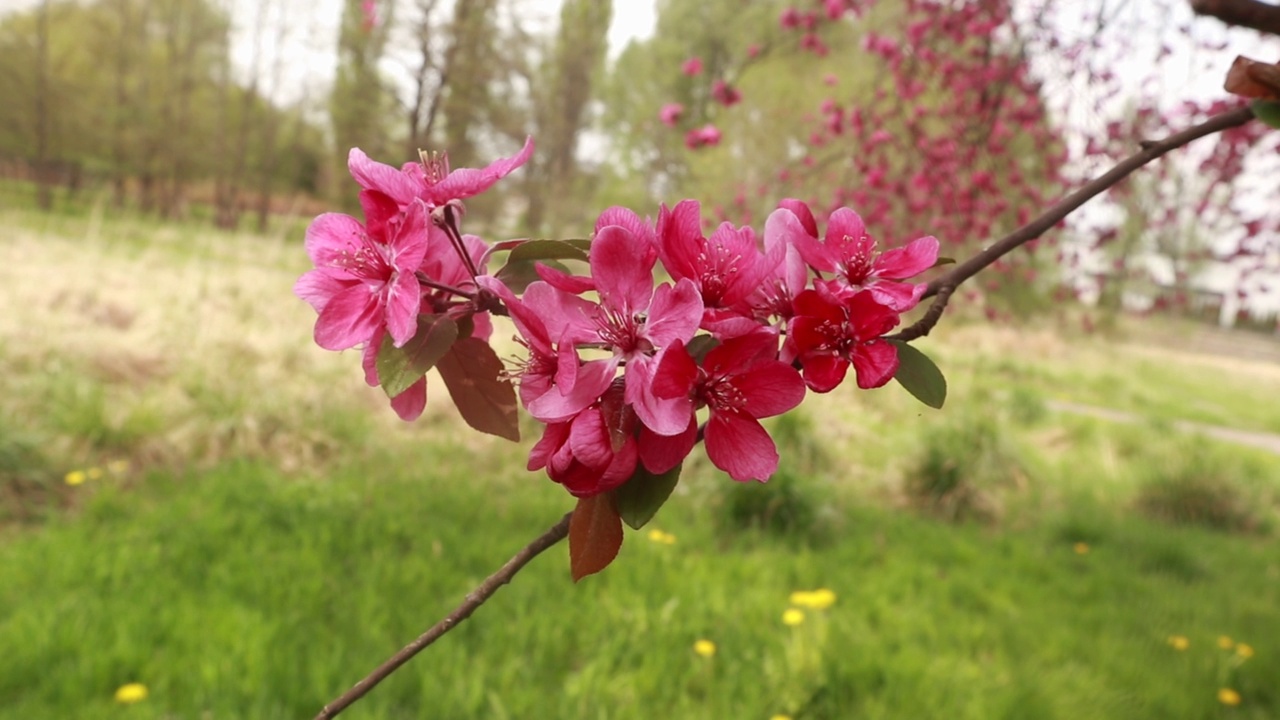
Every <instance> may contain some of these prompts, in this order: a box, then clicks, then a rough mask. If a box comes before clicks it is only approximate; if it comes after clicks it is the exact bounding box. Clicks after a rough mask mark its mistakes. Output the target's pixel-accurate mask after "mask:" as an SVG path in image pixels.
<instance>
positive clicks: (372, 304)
mask: <svg viewBox="0 0 1280 720" xmlns="http://www.w3.org/2000/svg"><path fill="white" fill-rule="evenodd" d="M376 227H377V229H378V230H380V231H381V233H380V234H377V235H375V234H371V233H370V232H369V231H368V230H367V228H366V227H365V226H364V225H361V224H360V222H359V221H358V220H356V219H355V218H353V217H351V216H349V215H342V214H338V213H325V214H323V215H321V216H319V217H317V218H316V219H315V220H314V221H312V223H311V225H310V226H309V227H308V228H307V239H306V247H307V254H308V255H310V256H311V261H312V262H314V263H315V266H316V267H315V269H314V270H310V271H308V272H307V273H306V274H304V275H303V276H302V277H301V278H299V279H298V282H297V283H296V284H295V285H294V288H293V291H294V294H296V295H297V296H298V297H300V298H302V299H303V300H306V301H307V302H308V303H310V304H311V306H312V307H313V308H315V309H316V311H317V312H318V313H319V317H318V318H317V319H316V328H315V341H316V344H317V345H319V346H320V347H322V348H324V349H326V350H345V349H347V348H351V347H355V346H356V345H359V344H360V343H362V342H369V341H370V339H371V338H373V337H374V336H375V335H377V334H378V333H380V332H381V331H382V330H384V329H385V330H386V331H387V332H389V333H390V334H391V339H392V342H394V343H395V345H396V347H400V346H402V345H404V344H405V343H406V342H408V341H409V339H410V338H412V337H413V335H414V333H415V332H416V331H417V317H418V310H419V307H420V306H421V297H422V294H421V288H420V286H419V283H418V279H417V277H415V275H414V273H415V271H416V270H417V269H418V265H419V264H420V263H421V262H422V259H423V257H424V256H425V255H426V251H427V232H426V209H425V208H424V207H423V205H422V203H419V202H413V203H411V204H410V205H409V209H408V214H407V215H406V216H405V218H404V219H403V221H400V222H396V223H387V222H385V221H382V222H380V223H379V224H378V225H376Z"/></svg>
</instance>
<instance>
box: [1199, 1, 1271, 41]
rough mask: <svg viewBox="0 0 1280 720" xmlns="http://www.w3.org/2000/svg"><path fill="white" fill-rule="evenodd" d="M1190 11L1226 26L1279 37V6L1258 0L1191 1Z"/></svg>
mask: <svg viewBox="0 0 1280 720" xmlns="http://www.w3.org/2000/svg"><path fill="white" fill-rule="evenodd" d="M1191 11H1192V12H1194V13H1195V14H1197V15H1208V16H1210V17H1215V18H1218V19H1219V20H1221V21H1222V22H1224V23H1226V24H1228V25H1237V26H1239V27H1247V28H1253V29H1254V30H1258V31H1261V32H1264V33H1272V34H1273V35H1280V5H1271V4H1269V3H1264V2H1258V0H1191Z"/></svg>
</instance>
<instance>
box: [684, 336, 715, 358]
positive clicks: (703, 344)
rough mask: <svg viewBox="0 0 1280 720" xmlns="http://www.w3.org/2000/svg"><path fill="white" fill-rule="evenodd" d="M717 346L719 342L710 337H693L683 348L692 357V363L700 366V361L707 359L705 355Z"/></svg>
mask: <svg viewBox="0 0 1280 720" xmlns="http://www.w3.org/2000/svg"><path fill="white" fill-rule="evenodd" d="M719 344H720V341H719V340H717V339H715V338H713V337H711V336H710V335H695V336H694V338H693V339H692V340H690V341H689V344H688V345H685V346H684V347H685V350H688V351H689V354H690V355H692V356H693V359H694V361H695V362H697V363H698V364H699V365H701V364H702V361H703V360H706V359H707V353H709V352H711V351H712V350H714V349H715V348H716V346H717V345H719Z"/></svg>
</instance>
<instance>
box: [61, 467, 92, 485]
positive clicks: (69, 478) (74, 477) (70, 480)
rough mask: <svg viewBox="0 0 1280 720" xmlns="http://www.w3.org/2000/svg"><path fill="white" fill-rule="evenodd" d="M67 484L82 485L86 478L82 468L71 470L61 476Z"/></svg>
mask: <svg viewBox="0 0 1280 720" xmlns="http://www.w3.org/2000/svg"><path fill="white" fill-rule="evenodd" d="M62 479H63V480H64V481H66V483H67V484H68V485H82V484H84V481H85V480H86V479H87V478H86V476H85V474H84V471H83V470H72V471H71V472H69V473H67V475H66V477H64V478H62Z"/></svg>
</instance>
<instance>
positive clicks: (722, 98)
mask: <svg viewBox="0 0 1280 720" xmlns="http://www.w3.org/2000/svg"><path fill="white" fill-rule="evenodd" d="M711 99H712V100H715V101H716V102H718V103H720V104H721V105H723V106H725V107H731V106H733V105H737V104H738V103H739V102H742V92H741V91H740V90H738V88H736V87H734V86H732V85H730V84H729V83H727V82H725V81H724V80H716V81H715V82H713V83H711Z"/></svg>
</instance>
